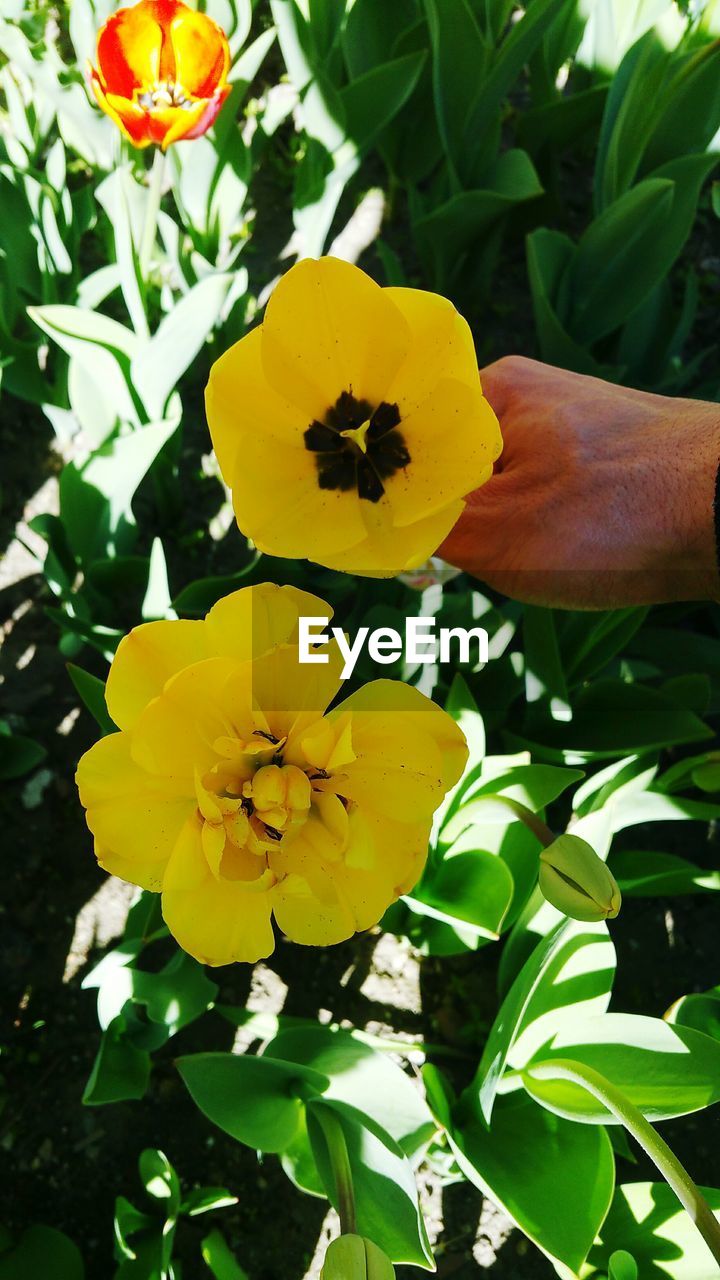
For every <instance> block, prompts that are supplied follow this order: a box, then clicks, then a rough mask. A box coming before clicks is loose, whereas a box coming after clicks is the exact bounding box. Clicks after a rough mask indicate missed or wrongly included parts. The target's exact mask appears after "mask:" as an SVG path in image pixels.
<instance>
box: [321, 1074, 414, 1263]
mask: <svg viewBox="0 0 720 1280" xmlns="http://www.w3.org/2000/svg"><path fill="white" fill-rule="evenodd" d="M328 1113H330V1118H331V1120H332V1119H333V1118H334V1119H335V1120H336V1121H337V1122H338V1123H339V1124H340V1125H341V1127H342V1133H343V1137H344V1139H345V1144H346V1147H347V1153H348V1158H349V1161H350V1169H351V1172H352V1182H353V1191H354V1195H355V1210H356V1215H357V1231H358V1234H359V1235H363V1236H367V1237H368V1239H369V1240H372V1241H373V1242H374V1243H376V1244H377V1245H378V1247H379V1248H380V1249H382V1250H383V1251H384V1252H385V1253H386V1254H387V1255H388V1257H389V1258H390V1259H391V1260H392V1261H393V1262H407V1263H412V1264H413V1265H415V1266H417V1267H421V1268H422V1269H423V1270H424V1271H432V1270H433V1269H434V1263H433V1258H432V1253H431V1250H430V1245H429V1243H428V1238H427V1232H426V1230H425V1223H424V1221H423V1217H422V1213H421V1211H420V1206H419V1203H418V1191H417V1187H416V1185H415V1178H414V1176H413V1172H412V1168H411V1166H410V1163H409V1161H408V1159H407V1157H406V1156H405V1155H404V1154H403V1151H402V1149H401V1148H400V1147H399V1146H398V1145H397V1143H396V1142H395V1141H394V1139H393V1138H391V1136H390V1134H389V1133H387V1132H386V1130H384V1129H383V1128H382V1126H380V1125H378V1124H376V1123H375V1121H374V1120H372V1119H371V1118H370V1117H369V1116H366V1115H364V1114H363V1113H362V1112H361V1111H358V1110H356V1109H355V1108H354V1107H352V1106H348V1104H347V1103H345V1102H339V1101H335V1100H332V1099H326V1098H313V1099H311V1100H310V1101H309V1102H308V1106H307V1123H308V1132H309V1134H310V1141H311V1143H312V1149H313V1153H314V1155H315V1160H316V1163H317V1166H318V1171H319V1173H320V1176H321V1178H322V1181H323V1185H324V1187H325V1191H326V1194H327V1196H328V1199H329V1200H330V1201H331V1203H332V1204H334V1205H335V1207H336V1208H337V1192H336V1188H335V1180H334V1176H333V1170H332V1165H331V1163H330V1160H329V1157H328V1151H327V1145H326V1141H325V1137H324V1133H323V1128H322V1121H323V1117H324V1115H327V1114H328Z"/></svg>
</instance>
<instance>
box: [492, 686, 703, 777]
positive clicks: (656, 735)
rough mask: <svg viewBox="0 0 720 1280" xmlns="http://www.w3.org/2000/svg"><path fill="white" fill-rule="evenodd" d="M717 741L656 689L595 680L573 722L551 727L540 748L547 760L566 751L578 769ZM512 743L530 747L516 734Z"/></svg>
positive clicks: (511, 737)
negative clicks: (611, 758) (588, 762)
mask: <svg viewBox="0 0 720 1280" xmlns="http://www.w3.org/2000/svg"><path fill="white" fill-rule="evenodd" d="M712 737H713V733H712V730H711V729H709V728H708V726H707V725H705V724H704V723H703V721H702V720H701V719H700V718H699V717H698V716H696V715H695V714H694V712H692V711H688V709H687V707H684V706H683V705H682V704H681V703H679V702H677V701H676V700H675V699H674V698H670V697H668V695H667V694H665V693H660V692H659V691H658V690H657V689H653V688H651V687H650V686H648V685H643V684H633V683H630V682H628V681H625V680H595V681H594V682H593V683H592V684H589V685H587V686H585V688H583V689H582V691H581V692H580V693H579V694H578V696H577V698H576V699H575V702H574V707H573V718H572V721H571V722H570V723H569V724H566V725H565V724H558V723H556V722H555V723H552V724H548V726H547V727H546V728H545V730H544V732H543V738H542V744H540V743H538V744H537V747H538V751H539V752H540V753H541V754H542V755H547V754H548V751H549V752H550V753H551V754H554V753H555V751H562V752H563V753H564V755H565V758H567V757H568V756H571V757H572V763H577V761H578V760H592V759H593V758H595V759H597V758H601V757H603V756H620V755H628V754H630V753H631V752H638V751H649V750H650V749H651V748H654V747H665V746H672V745H680V744H681V743H685V742H702V741H703V740H706V739H708V738H712ZM508 739H509V741H510V743H511V745H515V744H516V743H517V744H518V745H522V746H527V745H528V743H527V741H526V739H524V738H518V737H516V736H515V735H514V734H512V735H510V734H508Z"/></svg>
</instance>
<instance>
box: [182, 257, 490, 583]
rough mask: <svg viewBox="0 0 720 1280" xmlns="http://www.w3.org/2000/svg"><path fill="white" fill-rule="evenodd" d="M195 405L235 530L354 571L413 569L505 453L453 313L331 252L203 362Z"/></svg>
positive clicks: (284, 552)
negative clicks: (199, 401)
mask: <svg viewBox="0 0 720 1280" xmlns="http://www.w3.org/2000/svg"><path fill="white" fill-rule="evenodd" d="M206 407H207V417H208V423H209V426H210V433H211V435H212V440H213V445H214V448H215V452H216V454H217V458H218V462H219V464H220V469H221V471H222V474H223V477H224V479H225V481H226V483H227V484H228V486H229V488H230V489H231V491H232V497H233V505H234V508H235V515H236V517H237V521H238V524H239V526H240V528H241V530H242V531H243V533H245V534H246V535H247V536H248V537H249V538H251V539H252V540H253V542H254V543H255V545H256V546H257V547H258V548H259V549H260V550H261V551H265V552H267V553H268V554H270V555H275V556H288V557H293V558H307V559H309V560H314V561H316V562H317V563H318V564H323V565H326V566H328V567H329V568H331V569H344V570H346V571H348V572H351V573H364V574H373V575H378V576H390V575H392V574H394V573H399V572H401V571H403V570H408V569H413V568H417V566H418V565H421V564H423V563H424V562H425V561H426V560H427V559H428V557H429V556H430V555H432V553H433V552H434V551H435V550H436V549H437V547H438V546H439V545H440V543H441V542H442V541H443V539H444V538H445V537H446V535H447V534H448V533H449V532H450V530H451V529H452V527H453V525H454V524H455V522H456V520H457V519H458V517H459V515H460V513H461V512H462V510H463V507H464V501H463V499H464V497H465V496H466V495H467V494H469V493H471V492H472V491H473V490H475V489H477V488H478V487H479V486H480V485H482V484H484V483H485V481H486V480H488V479H489V478H490V476H491V475H492V470H493V463H494V461H495V459H496V458H497V457H498V455H499V453H500V450H501V443H502V442H501V437H500V430H499V427H498V423H497V419H496V417H495V415H494V413H493V411H492V409H491V408H490V405H489V404H488V402H487V400H486V399H485V398H484V396H483V394H482V388H481V385H480V376H479V373H478V368H477V360H476V357H475V348H474V345H473V340H472V335H471V333H470V329H469V327H468V325H467V323H466V322H465V320H463V318H462V316H460V315H459V314H458V312H457V311H456V310H455V308H454V307H453V305H452V303H450V302H448V301H447V299H445V298H441V297H439V296H438V295H436V294H433V293H424V292H422V291H421V290H419V289H397V288H391V289H382V288H380V286H379V285H377V284H376V283H375V282H374V281H373V280H371V279H370V277H369V276H367V275H366V274H365V273H364V272H363V271H361V270H360V269H359V268H358V267H354V266H351V265H350V264H349V263H347V262H342V261H340V260H338V259H336V258H321V259H320V260H319V261H314V260H310V259H306V260H304V261H302V262H299V263H297V264H296V265H295V266H294V267H292V268H291V269H290V271H288V272H287V274H286V275H285V276H283V278H282V279H281V280H280V282H279V284H278V285H277V287H276V289H275V290H274V292H273V294H272V296H271V298H270V301H269V302H268V305H267V310H266V313H265V318H264V320H263V322H262V324H261V325H260V326H259V327H258V328H256V329H254V330H252V332H250V333H249V334H247V335H246V337H244V338H242V339H241V341H240V342H238V343H236V344H235V346H234V347H231V348H230V350H229V351H226V352H225V354H224V355H223V356H221V357H220V359H219V360H218V361H217V362H216V363H215V365H214V366H213V368H212V372H211V374H210V381H209V384H208V388H207V392H206Z"/></svg>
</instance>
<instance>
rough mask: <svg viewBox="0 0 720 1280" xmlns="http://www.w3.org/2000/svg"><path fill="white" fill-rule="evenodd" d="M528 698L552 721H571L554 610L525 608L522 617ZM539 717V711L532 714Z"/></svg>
mask: <svg viewBox="0 0 720 1280" xmlns="http://www.w3.org/2000/svg"><path fill="white" fill-rule="evenodd" d="M523 640H524V644H525V697H526V700H527V703H528V706H529V708H533V707H534V706H535V705H536V704H537V707H539V708H543V709H544V710H545V712H546V713H547V714H549V715H550V717H551V718H552V719H553V720H569V719H571V716H572V712H571V710H570V704H569V702H568V691H567V684H566V683H565V674H564V672H563V668H562V662H561V660H560V649H559V646H558V638H557V631H556V628H555V616H554V614H553V611H552V609H541V608H539V607H538V606H536V605H526V606H525V610H524V613H523ZM530 714H531V715H534V716H536V717H537V709H536V710H534V711H533V710H531V711H530Z"/></svg>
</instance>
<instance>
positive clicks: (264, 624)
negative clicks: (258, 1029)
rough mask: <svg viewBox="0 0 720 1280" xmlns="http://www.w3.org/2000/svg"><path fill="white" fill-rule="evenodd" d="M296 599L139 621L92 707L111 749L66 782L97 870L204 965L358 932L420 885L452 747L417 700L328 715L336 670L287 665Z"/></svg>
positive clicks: (456, 749) (438, 716)
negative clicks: (79, 808) (144, 898)
mask: <svg viewBox="0 0 720 1280" xmlns="http://www.w3.org/2000/svg"><path fill="white" fill-rule="evenodd" d="M331 613H332V611H331V610H330V608H329V607H328V606H327V605H325V604H324V603H323V601H321V600H318V599H316V598H315V597H314V596H311V595H308V594H306V593H305V592H302V591H298V590H296V589H295V588H293V587H275V586H272V585H264V586H258V587H248V588H246V589H245V590H243V591H238V592H235V593H234V594H233V595H230V596H228V597H226V598H225V599H224V600H221V601H219V602H218V604H216V605H215V606H214V607H213V608H212V609H211V610H210V612H209V613H208V615H207V617H206V618H205V619H204V620H203V621H198V622H191V621H172V622H170V621H168V622H150V623H146V624H144V625H142V626H140V627H137V628H135V630H133V631H131V632H130V634H129V635H128V636H127V637H126V638H125V639H124V640H123V641H122V643H121V644H120V647H119V648H118V651H117V654H116V656H115V659H114V661H113V664H112V668H111V670H110V675H109V678H108V683H107V689H106V698H107V705H108V710H109V713H110V715H111V717H112V719H113V721H114V722H115V724H116V725H117V726H118V728H119V732H118V733H113V734H110V735H109V736H108V737H105V738H102V739H101V740H100V741H99V742H97V743H96V744H95V745H94V746H93V747H91V748H90V750H89V751H88V752H86V754H85V755H84V756H83V757H82V759H81V760H80V763H79V765H78V771H77V782H78V787H79V790H80V798H81V800H82V803H83V805H84V806H85V808H86V810H87V822H88V826H89V827H90V830H91V831H92V832H93V835H94V837H95V849H96V854H97V858H98V861H99V862H100V865H101V866H103V867H104V868H105V869H106V870H107V871H110V872H112V873H113V874H115V875H118V876H120V877H122V878H123V879H124V880H128V881H130V882H131V883H132V884H137V885H141V886H142V887H143V888H145V889H151V890H154V891H159V892H161V893H162V906H163V915H164V917H165V920H166V922H167V925H168V927H169V929H170V931H171V932H172V933H173V934H174V936H175V937H176V939H177V940H178V942H179V943H180V945H181V946H182V947H184V948H185V950H186V951H189V952H190V954H191V955H193V956H195V957H196V958H197V959H198V960H201V961H204V962H205V963H207V964H212V965H219V964H227V963H229V962H230V961H233V960H245V961H251V962H254V961H256V960H258V959H260V958H261V957H263V956H267V955H269V954H270V952H271V951H272V950H273V946H274V938H273V929H272V924H271V918H272V916H273V915H274V917H275V919H276V921H277V923H278V925H279V927H280V928H281V929H282V930H283V931H284V933H286V934H287V936H288V937H289V938H291V939H292V940H293V941H295V942H300V943H307V944H310V945H315V946H323V945H328V944H330V943H335V942H340V941H342V940H343V939H345V938H348V937H350V936H351V935H352V934H353V933H354V932H355V931H356V930H360V929H367V928H369V927H370V926H371V925H373V924H375V923H376V922H377V921H378V920H379V919H380V917H381V916H382V914H383V912H384V911H385V910H386V908H387V907H388V906H389V905H390V903H392V902H393V901H395V900H396V899H397V897H398V896H399V895H400V894H402V893H405V892H407V891H408V890H409V889H410V888H411V887H412V886H413V885H414V884H415V882H416V880H417V879H418V877H419V876H420V874H421V872H422V869H423V866H424V863H425V858H426V852H427V843H428V836H429V833H430V827H431V823H432V818H433V813H434V811H435V809H436V808H437V806H438V805H439V804H440V802H441V800H442V798H443V796H444V795H445V793H446V792H447V790H448V789H449V788H450V787H451V786H453V785H454V784H455V782H456V781H457V780H458V778H459V777H460V774H461V773H462V770H463V767H464V765H465V760H466V756H467V747H466V743H465V739H464V737H463V734H462V733H461V731H460V730H459V729H458V728H457V726H456V725H455V723H454V721H453V720H452V719H451V718H450V717H449V716H448V715H447V714H446V713H445V712H444V711H442V710H441V709H440V708H439V707H437V706H435V704H434V703H432V702H431V701H430V700H429V699H428V698H426V697H424V695H423V694H421V693H419V692H418V690H416V689H413V688H410V687H409V686H407V685H404V684H402V683H399V682H393V681H389V680H377V681H374V682H373V683H371V684H368V685H366V686H365V687H364V688H363V689H361V690H360V691H359V692H356V693H354V694H352V695H351V696H350V697H349V698H347V699H346V701H345V702H343V703H341V704H340V705H339V706H337V707H336V708H334V709H333V710H331V711H329V712H328V711H327V708H328V706H329V704H330V702H331V701H332V699H333V698H334V697H335V695H336V693H337V692H338V688H339V685H340V679H339V671H340V667H341V665H342V659H341V657H340V654H339V652H338V650H337V646H336V645H335V644H333V643H331V644H330V645H329V646H328V648H327V650H326V652H329V655H330V661H329V663H328V664H327V665H307V664H301V663H300V662H299V660H298V654H299V651H298V643H297V641H298V618H299V617H301V616H328V617H329V616H330V615H331Z"/></svg>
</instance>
